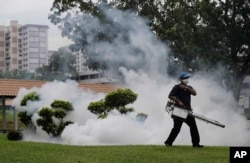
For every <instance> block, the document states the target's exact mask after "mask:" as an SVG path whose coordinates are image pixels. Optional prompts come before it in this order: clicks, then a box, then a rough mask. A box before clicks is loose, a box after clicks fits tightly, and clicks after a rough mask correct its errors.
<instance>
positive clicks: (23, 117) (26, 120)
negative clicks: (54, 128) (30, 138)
mask: <svg viewBox="0 0 250 163" xmlns="http://www.w3.org/2000/svg"><path fill="white" fill-rule="evenodd" d="M18 117H19V119H20V121H21V122H22V123H23V124H25V126H29V125H31V124H32V121H31V117H32V115H31V114H28V113H27V111H23V112H19V113H18Z"/></svg>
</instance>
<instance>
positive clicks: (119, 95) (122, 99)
mask: <svg viewBox="0 0 250 163" xmlns="http://www.w3.org/2000/svg"><path fill="white" fill-rule="evenodd" d="M136 99H137V94H136V93H134V92H133V91H131V90H130V89H121V88H119V89H117V90H114V91H112V92H110V93H108V94H107V95H106V96H105V105H107V106H110V107H114V108H118V107H120V106H125V105H127V104H129V103H133V102H134V101H135V100H136Z"/></svg>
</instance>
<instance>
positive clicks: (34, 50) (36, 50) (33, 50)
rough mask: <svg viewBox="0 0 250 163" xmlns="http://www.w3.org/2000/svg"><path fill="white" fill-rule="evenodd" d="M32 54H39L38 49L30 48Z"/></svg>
mask: <svg viewBox="0 0 250 163" xmlns="http://www.w3.org/2000/svg"><path fill="white" fill-rule="evenodd" d="M30 52H38V48H30Z"/></svg>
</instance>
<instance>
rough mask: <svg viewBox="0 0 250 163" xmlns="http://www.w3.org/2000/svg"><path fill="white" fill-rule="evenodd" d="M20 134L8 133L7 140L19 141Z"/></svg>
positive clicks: (18, 132) (17, 132) (15, 132)
mask: <svg viewBox="0 0 250 163" xmlns="http://www.w3.org/2000/svg"><path fill="white" fill-rule="evenodd" d="M22 137H23V136H22V133H21V132H20V131H9V132H8V134H7V138H8V139H9V140H21V139H22Z"/></svg>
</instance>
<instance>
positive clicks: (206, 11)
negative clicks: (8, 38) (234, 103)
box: [50, 0, 250, 98]
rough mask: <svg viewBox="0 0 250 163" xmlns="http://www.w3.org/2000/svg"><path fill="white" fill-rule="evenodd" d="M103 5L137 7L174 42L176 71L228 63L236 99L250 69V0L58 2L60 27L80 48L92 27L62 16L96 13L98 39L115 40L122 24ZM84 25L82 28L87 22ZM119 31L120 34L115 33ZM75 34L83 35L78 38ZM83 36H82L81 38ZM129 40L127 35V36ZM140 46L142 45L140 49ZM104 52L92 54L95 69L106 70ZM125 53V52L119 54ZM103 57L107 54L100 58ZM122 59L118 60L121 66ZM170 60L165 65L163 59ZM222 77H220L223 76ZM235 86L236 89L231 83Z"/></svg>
mask: <svg viewBox="0 0 250 163" xmlns="http://www.w3.org/2000/svg"><path fill="white" fill-rule="evenodd" d="M100 6H106V7H107V6H108V7H110V8H112V7H115V8H119V9H120V10H126V11H128V10H129V11H132V12H134V13H136V14H135V16H138V15H139V16H142V17H145V18H147V19H148V21H149V23H148V24H149V26H150V29H152V31H153V32H154V33H155V34H156V35H157V36H158V38H159V39H160V40H162V41H163V42H165V43H166V46H170V48H171V53H170V57H169V59H168V61H166V62H168V63H171V60H172V57H174V58H178V59H179V61H180V62H179V64H169V65H170V68H169V69H168V70H169V72H168V73H170V74H171V75H176V74H175V73H178V71H177V70H176V69H178V68H179V67H181V68H182V69H189V68H190V69H192V70H193V71H201V70H204V71H214V70H216V69H217V65H222V66H223V67H224V68H225V69H224V70H223V71H225V72H226V73H229V74H230V76H231V78H229V77H226V78H224V80H226V81H232V82H230V83H228V86H229V88H231V89H233V91H234V95H235V97H236V98H238V96H239V91H240V87H241V83H242V80H243V79H244V77H245V76H246V74H249V72H250V68H249V65H250V49H249V48H250V41H249V37H250V30H249V29H250V23H249V14H250V10H249V7H250V6H249V2H248V1H246V0H239V1H234V0H232V1H229V0H227V1H214V0H212V1H208V0H201V1H197V0H188V1H184V0H167V1H161V0H146V1H145V0H138V1H133V0H111V1H96V2H93V1H90V0H88V1H81V0H76V1H60V0H54V3H53V7H52V9H51V11H54V13H53V14H51V15H50V20H51V22H52V23H54V24H56V25H60V27H61V29H62V33H63V34H64V35H65V36H67V37H69V38H70V39H72V40H73V42H74V45H77V46H75V47H77V49H78V50H80V49H86V48H85V46H86V45H87V43H88V40H87V38H89V37H88V35H89V34H90V32H89V31H84V29H85V28H84V27H83V28H79V23H80V22H81V21H79V20H78V19H77V21H76V22H73V23H72V21H70V22H69V21H65V20H72V19H69V18H70V17H72V15H69V14H66V16H65V18H61V17H60V16H61V15H63V13H67V12H68V11H73V10H74V11H77V12H78V13H88V14H89V16H90V17H93V18H96V19H97V20H100V22H101V23H102V24H100V28H99V29H93V31H91V32H92V33H91V34H92V35H95V36H96V37H94V38H95V39H96V40H95V41H96V42H97V41H98V40H105V41H107V42H109V43H110V44H112V43H114V42H113V41H112V40H113V39H114V38H115V34H114V33H119V29H120V28H119V25H118V26H116V23H115V20H108V19H107V18H106V16H105V14H103V11H102V9H101V8H100ZM84 25H85V24H83V25H80V26H84ZM107 27H108V29H112V30H110V31H112V35H108V33H107V32H106V33H105V32H104V31H106V30H105V28H107ZM113 31H115V32H113ZM75 35H77V36H79V37H77V39H74V38H75V37H74V36H75ZM81 36H82V37H81ZM124 40H126V38H124ZM135 50H138V49H135ZM101 54H102V52H101V53H100V54H98V53H90V54H88V53H86V55H87V58H88V59H87V61H86V63H87V64H88V66H89V67H92V68H99V69H104V68H107V67H108V66H110V65H107V64H106V65H105V63H101V62H100V61H99V62H98V60H95V58H97V56H98V55H101ZM117 55H119V53H117ZM98 57H100V58H101V56H98ZM121 62H122V61H118V62H117V63H116V64H112V65H120V64H122V63H121ZM162 64H164V63H162ZM217 79H219V78H217ZM232 85H233V86H234V87H230V86H232Z"/></svg>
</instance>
